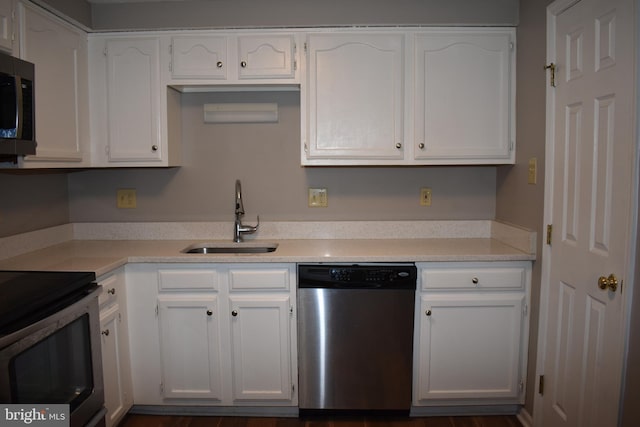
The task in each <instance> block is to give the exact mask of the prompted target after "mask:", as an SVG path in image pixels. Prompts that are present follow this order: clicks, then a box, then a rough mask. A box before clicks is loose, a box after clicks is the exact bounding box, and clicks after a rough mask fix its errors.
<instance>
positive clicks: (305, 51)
mask: <svg viewBox="0 0 640 427" xmlns="http://www.w3.org/2000/svg"><path fill="white" fill-rule="evenodd" d="M304 53H307V42H304Z"/></svg>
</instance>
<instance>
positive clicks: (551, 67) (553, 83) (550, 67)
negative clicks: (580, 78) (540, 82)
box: [544, 62, 556, 87]
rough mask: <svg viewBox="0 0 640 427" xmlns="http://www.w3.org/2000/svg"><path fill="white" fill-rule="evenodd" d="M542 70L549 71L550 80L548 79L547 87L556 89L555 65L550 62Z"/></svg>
mask: <svg viewBox="0 0 640 427" xmlns="http://www.w3.org/2000/svg"><path fill="white" fill-rule="evenodd" d="M544 69H545V70H549V71H551V76H550V79H549V85H550V86H551V87H556V64H554V63H553V62H552V63H550V64H549V65H545V66H544Z"/></svg>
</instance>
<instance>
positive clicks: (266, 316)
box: [230, 295, 292, 401]
mask: <svg viewBox="0 0 640 427" xmlns="http://www.w3.org/2000/svg"><path fill="white" fill-rule="evenodd" d="M230 308H231V310H230V311H231V316H232V317H231V340H232V343H231V348H232V358H231V360H232V364H233V398H234V400H235V401H243V400H290V399H291V395H292V390H291V388H292V386H291V385H292V382H291V360H290V350H289V348H290V345H289V337H290V312H289V309H290V298H289V296H288V295H280V296H259V297H258V296H256V297H238V296H232V297H230ZM234 313H235V315H234Z"/></svg>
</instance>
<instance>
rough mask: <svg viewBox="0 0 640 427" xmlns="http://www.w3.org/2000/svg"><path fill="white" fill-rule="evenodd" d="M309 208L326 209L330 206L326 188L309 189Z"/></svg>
mask: <svg viewBox="0 0 640 427" xmlns="http://www.w3.org/2000/svg"><path fill="white" fill-rule="evenodd" d="M308 203H309V207H310V208H326V207H327V206H328V205H329V196H328V195H327V189H326V188H309V202H308Z"/></svg>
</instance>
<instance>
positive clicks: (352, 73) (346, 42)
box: [303, 33, 404, 164]
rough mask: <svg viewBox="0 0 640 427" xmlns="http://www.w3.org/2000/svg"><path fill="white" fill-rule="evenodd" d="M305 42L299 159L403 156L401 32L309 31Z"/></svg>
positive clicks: (387, 157) (395, 157) (390, 157)
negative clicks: (304, 131)
mask: <svg viewBox="0 0 640 427" xmlns="http://www.w3.org/2000/svg"><path fill="white" fill-rule="evenodd" d="M307 46H308V64H309V74H308V79H309V99H308V102H309V105H308V113H307V114H308V126H309V129H308V143H307V144H306V146H305V147H304V150H305V151H306V159H305V158H303V163H304V162H305V160H309V159H316V158H320V159H331V158H333V159H343V160H344V159H350V160H354V159H360V160H362V159H387V160H392V159H395V160H398V159H400V160H402V159H404V86H403V82H404V80H403V79H404V56H403V52H404V38H403V35H402V34H342V33H340V34H311V35H309V36H308V39H307ZM374 163H376V162H374ZM323 164H328V163H326V162H325V163H323ZM377 164H380V162H379V161H378V162H377Z"/></svg>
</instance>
